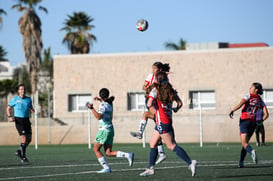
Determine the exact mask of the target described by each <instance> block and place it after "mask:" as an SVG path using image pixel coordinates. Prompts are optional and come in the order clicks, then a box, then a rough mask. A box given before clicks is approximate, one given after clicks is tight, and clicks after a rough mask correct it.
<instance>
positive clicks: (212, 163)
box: [0, 160, 273, 181]
mask: <svg viewBox="0 0 273 181" xmlns="http://www.w3.org/2000/svg"><path fill="white" fill-rule="evenodd" d="M144 163H146V164H147V162H135V163H134V164H144ZM164 163H170V164H177V163H183V162H181V161H180V162H164ZM272 163H273V160H263V161H259V163H258V165H262V164H272ZM249 164H253V163H252V162H245V165H249ZM110 165H128V164H127V163H112V164H110ZM237 165H238V162H237V161H200V162H198V167H221V166H237ZM85 166H98V164H78V165H77V164H75V165H52V166H50V165H48V166H31V167H18V166H16V167H7V168H0V171H1V170H11V169H16V170H18V169H41V168H64V167H85ZM183 167H188V166H186V165H185V164H182V165H180V166H177V165H175V166H166V167H156V170H162V169H172V168H183ZM140 170H144V168H143V167H141V168H127V169H114V170H112V172H127V171H140ZM94 173H97V170H96V171H82V172H69V173H56V174H46V175H33V176H18V177H6V178H0V181H1V180H19V179H34V178H48V177H58V176H67V175H82V174H94Z"/></svg>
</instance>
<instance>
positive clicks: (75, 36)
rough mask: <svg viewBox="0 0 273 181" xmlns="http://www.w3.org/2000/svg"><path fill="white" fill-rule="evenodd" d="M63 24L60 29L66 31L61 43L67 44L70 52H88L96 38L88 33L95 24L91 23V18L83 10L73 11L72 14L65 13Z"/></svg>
mask: <svg viewBox="0 0 273 181" xmlns="http://www.w3.org/2000/svg"><path fill="white" fill-rule="evenodd" d="M67 16H68V19H66V20H65V22H64V24H65V26H64V27H63V28H62V29H61V31H66V32H67V33H66V35H65V37H64V38H63V43H64V44H66V45H67V47H68V49H69V50H70V53H71V54H83V53H89V51H90V46H92V45H93V41H97V38H96V37H95V36H94V35H93V34H91V33H89V31H91V30H92V29H93V28H94V27H95V26H94V25H91V22H92V21H94V19H93V18H91V17H90V16H88V15H87V14H86V13H84V12H74V13H73V15H72V16H70V15H67Z"/></svg>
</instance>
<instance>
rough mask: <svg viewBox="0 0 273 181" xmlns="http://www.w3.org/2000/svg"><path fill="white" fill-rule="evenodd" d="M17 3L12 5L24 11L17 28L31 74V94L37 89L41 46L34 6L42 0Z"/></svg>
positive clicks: (39, 21) (19, 1)
mask: <svg viewBox="0 0 273 181" xmlns="http://www.w3.org/2000/svg"><path fill="white" fill-rule="evenodd" d="M17 2H18V4H15V5H13V6H12V8H16V9H17V10H18V11H19V12H22V11H24V12H25V13H24V14H23V16H22V17H21V18H20V19H19V22H18V24H19V28H20V32H21V34H22V36H23V49H24V53H25V58H26V65H27V71H28V72H29V73H30V76H31V84H32V90H31V92H32V94H34V93H35V92H36V89H37V72H38V71H39V69H40V64H41V51H42V48H43V43H42V36H41V33H42V29H41V25H42V24H41V20H40V18H39V16H38V15H37V14H36V12H35V9H34V7H35V6H36V5H37V4H39V3H40V2H42V0H17ZM39 10H43V11H44V12H46V13H47V9H46V8H44V7H42V6H39Z"/></svg>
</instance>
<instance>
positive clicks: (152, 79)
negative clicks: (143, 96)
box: [145, 73, 156, 86]
mask: <svg viewBox="0 0 273 181" xmlns="http://www.w3.org/2000/svg"><path fill="white" fill-rule="evenodd" d="M155 79H156V77H155V74H153V73H150V74H149V75H148V76H147V78H146V79H145V82H146V83H148V86H150V85H152V84H153V83H154V82H155Z"/></svg>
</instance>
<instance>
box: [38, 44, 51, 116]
mask: <svg viewBox="0 0 273 181" xmlns="http://www.w3.org/2000/svg"><path fill="white" fill-rule="evenodd" d="M41 71H42V73H43V75H45V77H44V80H43V81H45V82H46V84H45V85H44V87H43V88H41V90H40V93H39V104H40V106H41V110H40V116H41V117H43V116H51V115H48V114H49V110H48V108H50V112H51V113H52V111H53V109H52V108H53V106H52V97H53V95H52V93H53V91H52V86H53V58H52V56H51V52H50V48H48V49H45V50H44V53H43V57H42V67H41ZM49 100H50V102H49ZM48 103H49V105H48ZM48 106H49V107H48Z"/></svg>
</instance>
